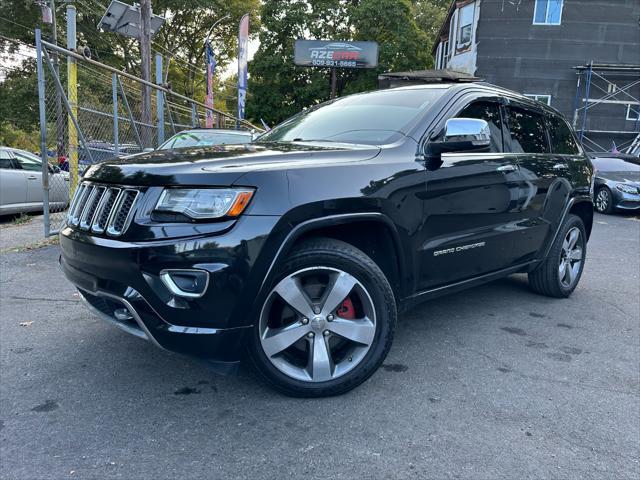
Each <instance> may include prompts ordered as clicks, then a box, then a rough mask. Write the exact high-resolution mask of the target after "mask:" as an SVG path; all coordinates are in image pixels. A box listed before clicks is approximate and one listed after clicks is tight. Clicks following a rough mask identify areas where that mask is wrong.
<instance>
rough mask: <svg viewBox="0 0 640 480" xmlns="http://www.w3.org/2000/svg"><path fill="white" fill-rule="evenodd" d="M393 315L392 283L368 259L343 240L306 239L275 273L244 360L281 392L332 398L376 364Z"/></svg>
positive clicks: (383, 350) (385, 350) (387, 339)
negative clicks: (248, 360)
mask: <svg viewBox="0 0 640 480" xmlns="http://www.w3.org/2000/svg"><path fill="white" fill-rule="evenodd" d="M396 316H397V313H396V305H395V299H394V296H393V291H392V290H391V286H390V285H389V282H388V281H387V279H386V277H385V275H384V274H383V273H382V271H381V270H380V268H379V267H378V266H377V265H376V264H375V262H373V260H371V259H370V258H369V257H368V256H367V255H365V254H364V253H363V252H362V251H360V250H358V249H357V248H355V247H353V246H352V245H350V244H348V243H345V242H341V241H338V240H333V239H313V240H309V241H306V242H304V243H302V244H301V245H300V246H299V247H298V248H296V249H295V250H294V251H293V253H292V254H291V255H290V256H289V257H288V259H287V261H286V263H285V264H284V265H283V267H282V268H281V269H280V271H279V272H278V274H277V275H276V276H275V279H274V281H273V282H272V284H271V287H270V291H269V293H268V295H267V296H266V298H265V300H264V302H263V303H262V305H261V308H260V311H259V318H258V321H257V322H256V324H255V326H254V329H253V333H252V336H251V339H250V341H249V357H250V359H251V360H252V361H253V364H254V366H255V367H256V370H257V371H258V373H259V374H260V375H261V376H262V377H264V379H265V380H266V381H267V382H268V383H269V384H271V385H272V386H273V387H274V388H276V389H277V390H279V391H281V392H283V393H285V394H287V395H292V396H298V397H322V396H330V395H338V394H341V393H345V392H347V391H349V390H351V389H352V388H355V387H356V386H358V385H360V384H361V383H362V382H364V381H365V380H366V379H367V378H369V377H370V376H371V375H372V374H373V373H374V372H375V371H376V369H377V368H378V367H379V366H380V364H381V363H382V361H383V360H384V358H385V357H386V355H387V353H388V351H389V348H390V347H391V342H392V339H393V332H394V327H395V323H396Z"/></svg>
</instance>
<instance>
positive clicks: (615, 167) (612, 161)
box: [591, 158, 640, 172]
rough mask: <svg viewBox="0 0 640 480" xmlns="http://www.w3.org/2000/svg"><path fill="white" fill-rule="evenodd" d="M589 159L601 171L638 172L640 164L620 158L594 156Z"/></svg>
mask: <svg viewBox="0 0 640 480" xmlns="http://www.w3.org/2000/svg"><path fill="white" fill-rule="evenodd" d="M591 161H592V162H593V165H594V166H595V167H596V168H597V169H598V170H600V171H601V172H640V165H638V164H636V163H632V162H631V161H629V160H624V159H622V158H594V159H592V160H591Z"/></svg>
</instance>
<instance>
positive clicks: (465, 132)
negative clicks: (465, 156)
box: [444, 118, 491, 147]
mask: <svg viewBox="0 0 640 480" xmlns="http://www.w3.org/2000/svg"><path fill="white" fill-rule="evenodd" d="M444 142H445V143H449V142H455V143H458V142H462V143H468V144H470V145H471V146H473V147H488V146H489V145H490V144H491V131H490V130H489V124H488V123H487V122H486V121H484V120H480V119H477V118H450V119H449V120H447V122H446V123H445V126H444Z"/></svg>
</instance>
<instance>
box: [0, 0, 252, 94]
mask: <svg viewBox="0 0 640 480" xmlns="http://www.w3.org/2000/svg"><path fill="white" fill-rule="evenodd" d="M108 3H109V2H108V0H91V1H85V0H82V1H78V2H76V10H77V35H78V46H88V47H89V48H90V50H91V53H92V58H94V59H96V60H98V61H100V62H103V63H106V64H108V65H111V66H114V67H116V68H119V69H124V70H125V71H127V72H129V73H132V74H134V75H139V72H140V61H139V59H140V52H139V48H138V42H137V41H136V40H135V39H132V38H127V37H124V36H122V35H118V34H115V33H109V32H100V31H98V30H97V29H96V25H97V24H98V22H99V21H100V18H101V17H102V15H103V14H104V12H105V11H106V9H107V6H108ZM100 5H102V7H100ZM258 5H259V0H152V8H153V11H154V13H155V14H158V15H161V16H164V17H165V18H166V21H165V23H164V25H163V26H162V28H161V29H160V30H159V31H158V33H157V35H155V37H154V38H153V42H152V49H153V50H155V51H158V52H159V53H161V54H163V55H164V56H166V57H169V56H172V61H171V64H172V69H171V71H170V75H169V80H170V81H171V83H172V87H173V89H174V90H175V91H177V92H178V93H182V94H185V95H187V96H191V95H193V94H194V93H195V92H196V90H197V87H198V85H204V80H203V78H204V72H205V65H204V48H203V45H204V40H205V37H206V34H207V31H208V30H209V28H210V27H211V25H212V24H213V23H214V22H215V21H216V20H218V19H220V18H221V17H222V16H223V15H225V14H229V15H230V18H229V19H228V20H226V21H224V22H222V23H221V24H220V25H219V26H218V27H217V28H216V31H215V32H213V35H212V37H213V43H214V46H215V47H216V50H217V58H216V59H217V62H218V65H219V68H220V69H221V70H222V69H224V68H225V67H226V65H228V63H229V62H230V61H231V60H232V59H233V58H235V53H236V49H237V38H236V37H237V34H238V23H239V21H240V17H242V15H244V14H245V13H250V14H251V23H252V26H253V28H256V27H257V25H258V24H259V17H258ZM57 19H58V33H59V43H60V44H61V45H64V37H65V27H66V10H65V4H64V3H63V2H61V1H60V0H58V8H57ZM38 27H41V28H43V36H44V38H45V39H46V38H49V37H50V27H49V26H48V25H42V22H41V11H40V8H39V7H38V6H37V4H36V2H31V1H29V2H25V1H24V0H2V2H0V35H1V36H0V53H2V52H7V51H15V49H16V48H17V45H18V44H17V43H16V42H12V41H8V40H6V39H4V38H2V37H8V38H12V39H16V40H18V41H21V42H26V43H28V44H31V45H33V44H34V42H35V37H34V30H35V28H38Z"/></svg>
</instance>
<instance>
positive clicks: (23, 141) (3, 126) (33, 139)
mask: <svg viewBox="0 0 640 480" xmlns="http://www.w3.org/2000/svg"><path fill="white" fill-rule="evenodd" d="M0 145H2V146H9V147H13V148H19V149H21V150H28V151H29V152H38V151H39V150H40V131H39V130H26V129H25V130H23V129H20V128H17V127H16V126H15V125H12V124H11V123H10V122H2V123H0Z"/></svg>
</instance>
